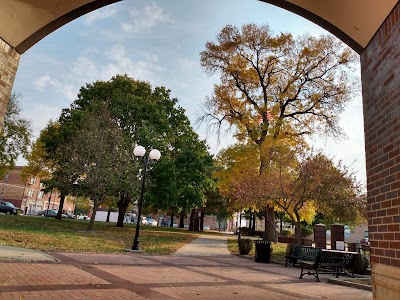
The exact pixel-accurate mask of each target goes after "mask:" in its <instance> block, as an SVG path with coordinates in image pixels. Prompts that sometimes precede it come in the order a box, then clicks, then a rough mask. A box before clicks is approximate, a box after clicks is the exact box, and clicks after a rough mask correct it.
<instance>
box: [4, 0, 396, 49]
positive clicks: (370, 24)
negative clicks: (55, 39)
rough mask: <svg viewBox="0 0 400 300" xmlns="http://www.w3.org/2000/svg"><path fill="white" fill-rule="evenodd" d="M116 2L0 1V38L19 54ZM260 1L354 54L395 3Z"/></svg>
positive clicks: (386, 0)
mask: <svg viewBox="0 0 400 300" xmlns="http://www.w3.org/2000/svg"><path fill="white" fill-rule="evenodd" d="M118 1H122V0H1V1H0V37H1V39H3V40H4V41H5V42H7V43H8V44H9V45H10V46H12V47H13V48H15V49H16V50H17V51H18V52H19V53H21V54H22V53H24V52H25V51H26V50H28V49H29V48H30V47H32V46H33V45H34V44H35V43H37V42H38V41H39V40H41V39H42V38H44V37H45V36H46V35H48V34H50V33H51V32H53V31H54V30H56V29H58V28H60V27H61V26H63V25H65V24H66V23H68V22H70V21H72V20H74V19H76V18H78V17H80V16H82V15H84V14H86V13H88V12H91V11H93V10H96V9H98V8H100V7H103V6H106V5H109V4H112V3H115V2H118ZM260 1H263V2H266V3H270V4H273V5H276V6H279V7H281V8H284V9H286V10H289V11H292V12H294V13H296V14H298V15H301V16H303V17H305V18H307V19H309V20H310V21H312V22H314V23H316V24H318V25H320V26H321V27H323V28H325V29H326V30H328V31H330V32H331V33H333V34H334V35H336V36H337V37H338V38H340V39H342V40H343V41H344V42H345V43H347V44H348V45H349V46H350V47H352V48H353V49H354V50H355V51H357V52H358V53H361V52H362V51H363V49H364V48H365V47H366V46H367V45H368V43H369V41H370V40H371V38H372V37H373V36H374V34H375V33H376V31H377V30H378V29H379V27H380V26H381V24H382V23H383V21H384V20H385V19H386V17H387V16H388V15H389V13H390V11H391V10H392V9H393V7H394V6H395V5H396V3H397V2H398V0H379V1H377V0H260ZM243 5H245V0H243ZM266 18H267V16H266Z"/></svg>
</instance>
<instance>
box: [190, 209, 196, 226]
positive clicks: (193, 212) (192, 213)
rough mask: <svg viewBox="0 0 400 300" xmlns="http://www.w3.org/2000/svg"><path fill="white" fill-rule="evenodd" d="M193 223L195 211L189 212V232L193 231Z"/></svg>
mask: <svg viewBox="0 0 400 300" xmlns="http://www.w3.org/2000/svg"><path fill="white" fill-rule="evenodd" d="M194 222H196V211H195V209H192V211H191V212H190V221H189V230H190V231H193V230H194V227H195V225H194Z"/></svg>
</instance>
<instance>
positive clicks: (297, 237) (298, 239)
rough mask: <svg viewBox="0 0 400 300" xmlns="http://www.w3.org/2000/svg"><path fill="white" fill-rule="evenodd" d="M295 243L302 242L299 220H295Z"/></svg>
mask: <svg viewBox="0 0 400 300" xmlns="http://www.w3.org/2000/svg"><path fill="white" fill-rule="evenodd" d="M296 244H297V245H302V244H303V237H302V233H301V222H300V221H296Z"/></svg>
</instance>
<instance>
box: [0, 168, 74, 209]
mask: <svg viewBox="0 0 400 300" xmlns="http://www.w3.org/2000/svg"><path fill="white" fill-rule="evenodd" d="M22 168H23V167H21V166H17V167H15V168H14V169H13V170H11V171H9V172H8V173H7V174H6V175H5V176H4V178H3V179H2V180H1V181H0V191H1V195H0V197H1V199H2V200H4V201H9V202H12V203H13V204H14V205H15V206H16V207H20V208H21V209H22V210H23V211H24V213H25V214H27V213H28V214H35V213H37V212H38V211H40V210H44V209H47V208H49V209H58V208H59V206H60V194H59V192H57V191H52V192H51V193H45V192H44V191H43V189H44V184H43V183H42V182H41V181H40V177H38V176H35V177H33V176H32V177H29V178H27V180H26V181H25V180H24V179H23V178H22V176H21V171H22ZM74 209H75V205H74V204H73V203H69V202H67V201H66V202H64V206H63V212H69V213H73V212H74Z"/></svg>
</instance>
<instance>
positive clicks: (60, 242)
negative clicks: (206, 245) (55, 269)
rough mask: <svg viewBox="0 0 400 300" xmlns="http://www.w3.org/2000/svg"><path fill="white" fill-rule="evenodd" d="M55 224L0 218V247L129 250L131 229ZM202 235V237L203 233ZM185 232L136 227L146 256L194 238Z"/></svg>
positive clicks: (40, 219)
mask: <svg viewBox="0 0 400 300" xmlns="http://www.w3.org/2000/svg"><path fill="white" fill-rule="evenodd" d="M88 225H89V221H85V220H68V219H63V220H61V221H60V220H56V219H54V218H45V217H33V216H7V215H3V214H0V245H8V246H16V247H22V248H30V249H35V250H43V251H80V252H98V253H114V252H124V251H125V249H130V248H131V247H132V242H133V238H134V236H135V226H133V225H130V224H125V227H122V228H121V227H115V223H106V222H96V223H95V226H94V230H92V231H88V230H87V228H88ZM202 234H205V233H204V232H203V233H202ZM198 236H199V234H198V233H194V232H189V231H188V230H185V229H179V228H167V227H159V226H146V225H143V226H141V227H140V237H139V240H140V248H141V249H142V250H144V253H148V254H171V253H173V252H175V251H176V250H177V249H179V248H180V247H182V246H183V245H185V244H187V243H189V242H191V241H192V240H193V239H195V238H196V237H198Z"/></svg>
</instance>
